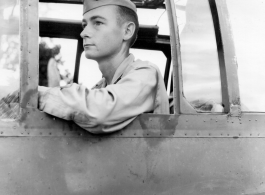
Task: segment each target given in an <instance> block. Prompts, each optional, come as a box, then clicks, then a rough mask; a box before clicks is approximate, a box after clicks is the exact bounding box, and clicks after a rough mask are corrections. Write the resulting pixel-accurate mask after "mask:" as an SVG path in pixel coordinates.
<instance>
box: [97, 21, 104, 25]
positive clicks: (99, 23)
mask: <svg viewBox="0 0 265 195" xmlns="http://www.w3.org/2000/svg"><path fill="white" fill-rule="evenodd" d="M101 24H103V23H102V22H99V21H96V22H95V25H96V26H100V25H101Z"/></svg>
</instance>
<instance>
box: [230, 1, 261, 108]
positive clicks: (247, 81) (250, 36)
mask: <svg viewBox="0 0 265 195" xmlns="http://www.w3.org/2000/svg"><path fill="white" fill-rule="evenodd" d="M227 5H228V11H229V15H230V21H231V26H232V32H233V38H234V42H235V51H236V58H237V62H238V78H239V89H240V99H241V105H242V111H260V112H264V111H265V55H264V51H265V36H264V35H265V25H264V24H265V11H264V10H265V0H255V1H247V0H231V1H227Z"/></svg>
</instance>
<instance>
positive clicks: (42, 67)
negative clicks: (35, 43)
mask: <svg viewBox="0 0 265 195" xmlns="http://www.w3.org/2000/svg"><path fill="white" fill-rule="evenodd" d="M39 42H40V43H39V85H40V86H49V87H56V86H65V85H67V84H69V83H71V82H72V80H73V75H74V70H75V58H76V50H77V40H73V39H62V38H40V40H39Z"/></svg>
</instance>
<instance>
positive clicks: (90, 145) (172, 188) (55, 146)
mask: <svg viewBox="0 0 265 195" xmlns="http://www.w3.org/2000/svg"><path fill="white" fill-rule="evenodd" d="M0 141H1V146H0V154H1V159H0V176H1V177H0V192H1V194H21V195H28V194H38V195H42V194H45V195H46V194H64V195H68V194H69V195H70V194H71V195H74V194H75V195H77V194H78V195H83V194H84V195H85V194H90V195H93V194H108V195H112V194H113V195H122V194H128V195H130V194H134V195H137V194H139V195H140V194H141V195H142V194H145V195H153V194H162V195H164V194H166V195H178V194H180V195H183V194H194V195H195V194H196V195H205V194H217V195H219V194H220V195H221V194H222V195H224V194H258V193H261V192H263V190H264V187H265V184H264V174H265V168H264V166H263V165H264V163H265V158H264V155H265V153H264V150H263V148H264V147H265V145H264V141H263V139H260V138H252V139H248V138H240V139H232V138H192V139H191V138H190V139H187V138H165V139H162V138H159V139H157V138H124V139H119V138H114V137H112V136H108V137H104V138H99V137H97V138H91V137H90V138H87V137H79V138H78V137H76V138H73V137H72V138H67V137H50V138H47V137H20V138H19V137H12V138H11V137H10V138H3V137H2V138H0ZM228 146H229V147H228Z"/></svg>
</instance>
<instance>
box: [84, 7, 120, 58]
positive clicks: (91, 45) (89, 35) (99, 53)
mask: <svg viewBox="0 0 265 195" xmlns="http://www.w3.org/2000/svg"><path fill="white" fill-rule="evenodd" d="M82 25H83V28H84V30H83V31H82V32H81V37H82V38H83V46H84V50H85V54H86V57H87V58H89V59H94V60H97V61H100V60H104V59H109V58H111V57H113V56H115V55H116V54H117V53H118V52H119V51H120V50H121V48H122V42H123V33H122V32H123V31H122V28H121V26H119V24H118V22H117V8H116V6H114V5H107V6H102V7H98V8H96V9H93V10H91V11H89V12H87V13H85V14H84V16H83V21H82Z"/></svg>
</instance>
